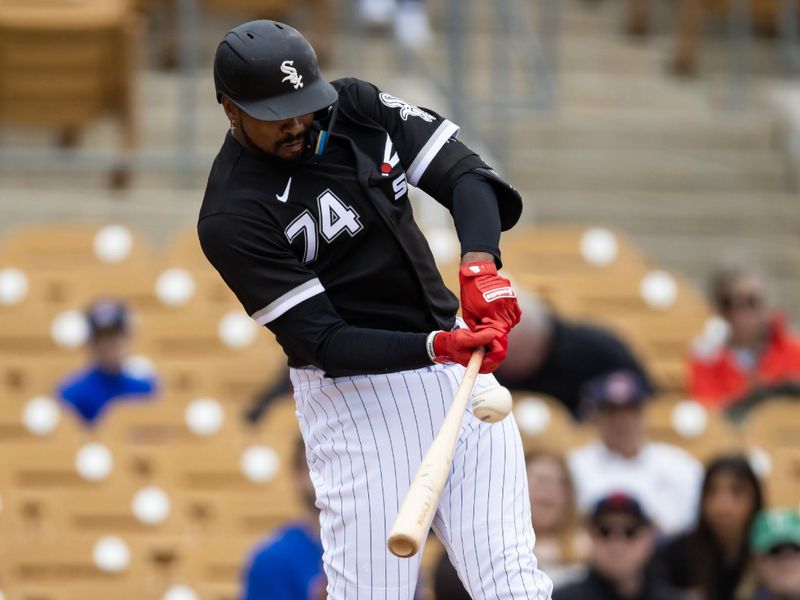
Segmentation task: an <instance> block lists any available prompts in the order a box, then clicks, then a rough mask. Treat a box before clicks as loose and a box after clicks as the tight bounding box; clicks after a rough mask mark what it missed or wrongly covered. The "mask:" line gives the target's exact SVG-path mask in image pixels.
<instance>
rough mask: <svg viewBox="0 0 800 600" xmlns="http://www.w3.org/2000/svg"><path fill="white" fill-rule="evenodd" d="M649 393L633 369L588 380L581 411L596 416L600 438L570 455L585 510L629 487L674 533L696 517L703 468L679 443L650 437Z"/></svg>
mask: <svg viewBox="0 0 800 600" xmlns="http://www.w3.org/2000/svg"><path fill="white" fill-rule="evenodd" d="M648 398H649V391H648V389H647V387H646V386H645V384H644V383H643V382H642V380H641V379H640V378H639V377H638V376H637V375H636V373H633V372H630V371H616V372H614V373H609V374H607V375H603V376H601V377H598V378H597V379H594V380H592V381H590V382H589V383H588V384H587V385H586V386H585V388H584V393H583V398H582V400H581V412H582V413H584V414H585V415H586V416H587V417H589V418H592V419H593V420H594V423H595V425H596V427H597V432H598V434H599V439H598V440H597V441H595V442H593V443H590V444H588V445H585V446H581V447H578V448H576V449H574V450H572V451H571V452H570V453H569V455H568V457H567V458H568V463H569V467H570V471H571V472H572V478H573V480H574V482H575V490H576V493H577V498H578V507H579V508H580V509H581V510H582V511H584V512H586V511H587V510H589V509H590V508H591V507H592V506H593V505H594V504H595V503H596V502H597V501H598V500H599V499H600V498H602V497H604V496H606V495H607V494H608V493H610V492H611V491H613V490H625V491H627V492H629V493H630V494H632V495H633V496H635V497H636V498H638V499H639V501H640V502H642V503H643V504H644V506H645V509H646V510H647V512H648V514H649V515H650V516H651V518H652V519H653V521H654V523H655V524H656V526H657V527H658V528H659V529H660V530H661V532H662V533H664V534H673V533H677V532H679V531H683V530H686V529H688V528H689V527H690V526H691V525H692V524H693V522H694V519H695V515H696V512H697V500H698V495H699V491H700V480H701V478H702V473H703V469H702V467H701V465H700V463H699V462H698V461H697V460H695V459H694V458H693V457H692V456H691V455H689V454H688V453H687V452H685V451H683V450H682V449H680V448H678V447H677V446H673V445H671V444H665V443H660V442H651V441H648V439H647V436H646V433H645V422H644V404H645V402H646V401H647V400H648Z"/></svg>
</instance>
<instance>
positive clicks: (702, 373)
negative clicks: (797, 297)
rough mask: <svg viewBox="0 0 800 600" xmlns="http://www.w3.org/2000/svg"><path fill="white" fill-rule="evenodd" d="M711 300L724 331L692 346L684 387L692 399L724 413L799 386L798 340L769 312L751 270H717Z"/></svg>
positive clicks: (735, 267) (733, 267) (756, 275)
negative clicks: (760, 396)
mask: <svg viewBox="0 0 800 600" xmlns="http://www.w3.org/2000/svg"><path fill="white" fill-rule="evenodd" d="M711 299H712V301H713V303H714V305H715V307H716V309H717V310H718V312H719V314H720V316H721V317H722V318H723V319H724V322H725V325H726V326H725V327H724V328H720V329H719V330H717V329H715V328H711V330H707V331H706V332H705V334H704V335H701V336H699V337H698V339H697V340H696V341H695V344H694V346H693V349H692V355H691V357H690V360H689V374H688V375H689V378H688V383H687V387H688V391H689V393H690V394H691V395H692V396H693V397H694V398H696V399H697V400H699V401H700V402H702V403H704V404H706V405H709V406H717V407H721V408H726V407H728V406H731V405H733V404H736V403H737V402H739V401H740V400H742V399H743V398H745V397H747V396H749V395H750V394H752V393H754V392H760V391H763V390H765V389H769V388H775V387H779V386H782V385H786V384H790V383H798V382H800V337H798V336H797V335H795V334H794V333H793V332H792V331H791V330H790V329H789V328H788V326H787V325H786V323H785V321H784V319H783V317H782V315H780V314H779V313H778V312H775V311H772V310H771V309H770V307H769V305H768V302H767V298H766V294H765V290H764V283H763V280H762V278H761V275H760V274H759V273H758V272H757V271H756V270H755V269H753V268H751V267H748V266H743V265H730V266H724V267H722V268H720V269H718V270H717V271H716V272H715V273H714V274H713V276H712V278H711ZM715 332H716V333H715Z"/></svg>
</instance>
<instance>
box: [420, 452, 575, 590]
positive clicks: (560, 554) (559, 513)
mask: <svg viewBox="0 0 800 600" xmlns="http://www.w3.org/2000/svg"><path fill="white" fill-rule="evenodd" d="M525 464H526V466H527V473H528V492H529V494H530V499H531V517H532V519H533V528H534V531H536V557H537V559H538V561H539V567H540V568H541V569H542V571H544V572H545V573H547V575H548V577H550V579H551V580H552V581H553V586H554V587H555V588H556V589H557V588H559V587H560V586H563V585H564V584H566V583H569V582H571V581H575V580H576V579H578V578H579V577H581V576H582V575H583V574H584V573H585V571H586V569H585V567H584V563H585V559H586V556H587V554H588V546H589V540H588V537H587V536H586V533H585V532H584V530H583V526H582V523H581V520H580V517H579V515H578V509H577V506H576V504H575V491H574V487H573V485H572V479H571V477H570V474H569V469H568V468H567V464H566V462H565V461H564V459H563V457H561V455H559V454H555V453H552V452H547V451H542V450H540V451H535V452H529V453H528V454H527V455H526V456H525ZM434 592H435V594H436V597H437V598H440V599H447V600H460V599H462V598H463V599H464V600H469V595H468V594H467V592H466V590H465V589H464V586H463V585H462V584H461V581H460V580H459V578H458V574H457V573H456V570H455V568H453V566H452V564H451V563H450V560H449V558H448V556H447V554H444V555H443V556H442V558H441V559H440V561H439V564H438V565H437V567H436V572H435V574H434Z"/></svg>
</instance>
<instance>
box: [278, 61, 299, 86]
mask: <svg viewBox="0 0 800 600" xmlns="http://www.w3.org/2000/svg"><path fill="white" fill-rule="evenodd" d="M293 64H294V61H293V60H285V61H283V62H282V63H281V73H286V77H284V78H283V79H281V83H284V82H286V81H288V82H289V84H290V85H293V86H294V89H296V90H297V89H300V88H301V87H303V76H302V75H298V74H297V69H295V68H294V67H293V66H292V65H293Z"/></svg>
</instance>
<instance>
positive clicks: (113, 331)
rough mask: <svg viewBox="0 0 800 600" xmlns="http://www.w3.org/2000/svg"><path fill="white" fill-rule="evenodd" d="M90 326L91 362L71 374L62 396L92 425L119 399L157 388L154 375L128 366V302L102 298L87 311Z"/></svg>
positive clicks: (133, 397) (60, 390) (140, 397)
mask: <svg viewBox="0 0 800 600" xmlns="http://www.w3.org/2000/svg"><path fill="white" fill-rule="evenodd" d="M86 320H87V323H88V326H89V343H88V351H89V366H88V367H87V368H85V369H83V370H81V371H79V372H77V373H74V374H72V375H69V376H68V377H66V378H65V379H64V381H62V382H61V383H60V384H59V386H58V397H59V398H61V400H62V401H63V402H65V403H66V404H67V405H69V406H70V407H71V408H72V409H73V410H75V412H76V413H77V414H78V415H79V416H80V417H81V418H82V419H83V420H84V421H85V422H86V424H88V425H93V424H95V423H96V422H97V420H98V419H99V418H100V416H101V415H102V414H103V413H104V411H105V410H106V408H107V407H108V405H109V404H110V403H112V402H115V401H118V400H143V399H147V398H148V397H150V396H152V395H153V394H154V393H155V392H156V381H155V379H154V378H153V377H152V376H150V375H139V374H134V373H132V372H130V370H128V369H126V368H125V363H126V361H127V359H128V358H129V354H130V337H131V327H130V315H129V313H128V310H127V308H126V307H125V305H124V304H122V303H120V302H117V301H114V300H100V301H98V302H95V303H94V304H92V306H90V307H89V309H88V311H87V312H86Z"/></svg>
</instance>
